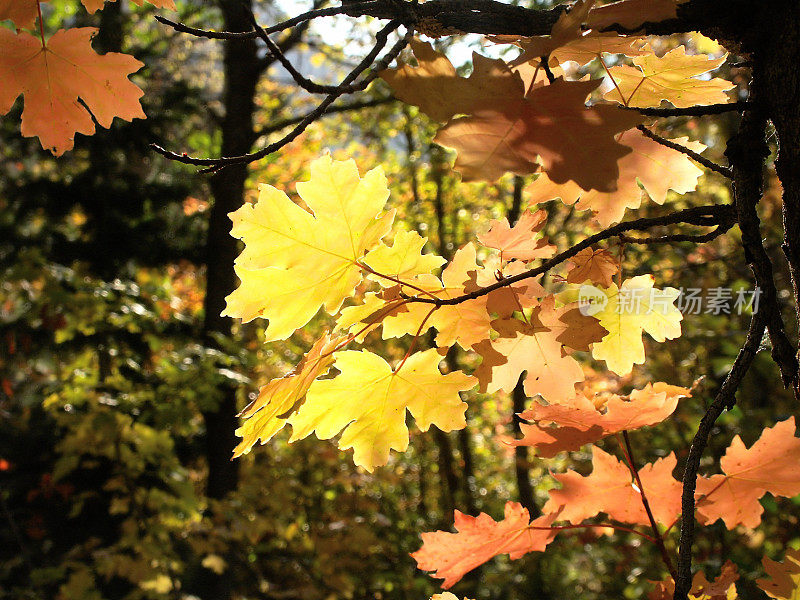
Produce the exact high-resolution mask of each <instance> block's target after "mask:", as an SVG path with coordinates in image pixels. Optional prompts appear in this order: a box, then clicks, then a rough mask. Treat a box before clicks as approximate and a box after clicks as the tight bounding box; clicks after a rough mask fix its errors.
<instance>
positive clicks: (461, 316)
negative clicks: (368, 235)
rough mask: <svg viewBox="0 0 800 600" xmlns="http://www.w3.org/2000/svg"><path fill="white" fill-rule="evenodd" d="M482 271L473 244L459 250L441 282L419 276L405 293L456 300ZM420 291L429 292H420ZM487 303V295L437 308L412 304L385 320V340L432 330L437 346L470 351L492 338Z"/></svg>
mask: <svg viewBox="0 0 800 600" xmlns="http://www.w3.org/2000/svg"><path fill="white" fill-rule="evenodd" d="M479 268H480V267H479V265H478V263H477V253H476V250H475V244H473V243H472V242H470V243H469V244H467V245H465V246H463V247H462V248H459V249H458V251H457V252H456V253H455V255H454V256H453V259H452V260H451V261H450V264H449V265H447V268H445V270H444V271H443V272H442V279H441V280H439V278H438V277H436V276H434V275H420V276H418V277H417V278H415V279H413V280H411V281H410V282H409V283H410V284H413V285H414V286H415V288H411V287H407V288H405V291H406V292H407V293H409V294H412V295H415V296H419V297H420V298H431V297H435V298H442V299H451V298H456V297H458V296H462V295H463V294H464V293H465V292H466V291H467V290H466V288H465V285H466V284H467V283H468V282H470V281H471V280H472V277H473V275H472V274H474V272H476V271H477V270H478V269H479ZM419 289H422V290H424V291H425V292H426V293H424V294H423V293H420V292H419ZM486 303H487V298H486V296H480V297H478V298H475V299H471V300H466V301H464V302H460V303H458V304H453V305H442V306H439V307H438V308H436V307H435V306H434V305H432V304H425V303H421V302H409V303H408V304H406V305H405V307H404V310H403V311H402V312H399V313H398V314H397V315H392V316H389V317H387V318H386V319H384V321H383V337H384V339H386V338H390V337H400V336H402V335H405V334H411V335H416V334H417V333H424V332H425V331H427V330H428V328H430V327H433V328H435V329H436V331H437V332H438V333H437V335H436V344H437V345H438V346H440V347H445V346H452V345H453V344H458V345H459V346H461V347H462V348H464V349H465V350H468V349H469V348H470V347H471V346H472V345H473V344H476V343H478V342H480V341H481V340H484V339H486V338H488V336H489V330H490V329H491V321H492V317H491V315H490V314H489V312H488V310H487V308H486ZM434 308H435V310H433V309H434Z"/></svg>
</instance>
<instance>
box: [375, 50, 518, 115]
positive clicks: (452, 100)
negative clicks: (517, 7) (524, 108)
mask: <svg viewBox="0 0 800 600" xmlns="http://www.w3.org/2000/svg"><path fill="white" fill-rule="evenodd" d="M411 48H412V50H413V51H414V57H415V58H416V59H417V63H418V66H417V67H412V66H410V65H407V64H401V65H400V66H399V67H397V68H396V69H385V70H383V71H381V72H380V76H381V78H382V79H383V80H384V81H385V82H386V83H388V84H389V86H390V87H391V88H392V91H393V92H394V94H395V96H397V97H398V98H399V99H400V100H402V101H403V102H406V103H407V104H413V105H414V106H418V107H419V109H420V110H421V111H422V112H424V113H425V114H426V115H428V116H429V117H430V118H432V119H433V120H435V121H439V122H445V121H447V120H448V119H449V118H450V117H452V116H454V115H457V114H468V113H472V112H473V111H475V110H476V109H477V108H480V107H487V106H493V105H496V104H497V103H501V104H502V103H505V102H508V100H509V99H511V98H516V97H522V94H523V93H524V89H523V86H522V80H521V79H520V76H519V75H518V74H516V73H514V72H513V71H511V69H509V68H508V65H506V64H505V63H504V62H503V61H502V60H499V59H491V58H486V57H485V56H481V55H480V54H477V53H473V55H472V66H473V70H472V73H471V74H470V76H469V77H459V75H458V73H457V72H456V69H455V67H453V65H452V63H451V62H450V61H449V60H448V58H447V57H446V56H445V55H444V54H442V53H440V52H437V51H435V50H434V49H433V48H432V47H431V45H430V44H428V43H427V42H421V41H419V40H417V39H414V40H412V41H411Z"/></svg>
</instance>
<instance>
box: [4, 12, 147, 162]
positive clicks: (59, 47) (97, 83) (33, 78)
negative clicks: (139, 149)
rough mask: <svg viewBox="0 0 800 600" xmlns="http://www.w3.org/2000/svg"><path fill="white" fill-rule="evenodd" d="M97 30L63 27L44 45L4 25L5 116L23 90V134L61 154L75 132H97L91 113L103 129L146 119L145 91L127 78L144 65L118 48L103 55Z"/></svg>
mask: <svg viewBox="0 0 800 600" xmlns="http://www.w3.org/2000/svg"><path fill="white" fill-rule="evenodd" d="M96 33H97V29H94V28H92V27H82V28H77V29H68V30H63V29H60V30H59V31H57V32H56V34H55V35H54V36H53V37H51V38H50V39H49V40H48V41H47V46H46V47H44V48H43V47H42V41H41V40H40V39H39V38H37V37H34V36H32V35H30V34H28V33H24V32H21V33H18V34H14V33H13V32H12V31H9V30H8V29H3V28H0V47H2V48H3V53H2V54H0V81H2V82H3V85H2V87H0V114H5V113H7V112H8V111H9V110H10V109H11V106H12V105H13V104H14V101H15V100H16V99H17V97H18V96H19V95H20V94H23V96H24V98H25V109H24V111H23V112H22V135H24V136H26V137H33V136H38V137H39V140H40V141H41V143H42V147H44V148H47V149H49V150H50V151H51V152H52V153H53V154H55V155H56V156H59V155H61V154H63V153H64V152H65V151H67V150H70V149H71V148H72V146H73V144H74V141H75V139H74V138H75V134H76V133H83V134H85V135H91V134H92V133H94V122H93V121H92V116H94V118H95V119H96V120H97V122H98V123H100V125H102V126H103V127H110V126H111V122H112V121H113V120H114V117H120V118H122V119H125V120H126V121H130V120H132V119H134V118H142V119H143V118H145V114H144V112H142V107H141V105H140V104H139V98H140V97H141V96H142V90H140V89H139V88H138V87H136V86H135V85H134V84H133V83H131V82H130V81H128V78H127V76H128V75H129V74H130V73H133V72H134V71H137V70H138V69H139V68H140V67H141V66H142V63H141V62H139V61H138V60H136V59H135V58H133V57H132V56H127V55H125V54H119V53H117V52H109V53H108V54H103V55H98V54H97V53H95V51H94V50H92V46H91V39H92V37H93V36H94V35H95V34H96ZM78 98H80V99H81V100H83V103H84V104H85V105H86V107H88V109H89V110H87V109H86V108H85V107H84V106H83V105H82V104H81V103H79V102H78ZM89 111H91V113H90V112H89Z"/></svg>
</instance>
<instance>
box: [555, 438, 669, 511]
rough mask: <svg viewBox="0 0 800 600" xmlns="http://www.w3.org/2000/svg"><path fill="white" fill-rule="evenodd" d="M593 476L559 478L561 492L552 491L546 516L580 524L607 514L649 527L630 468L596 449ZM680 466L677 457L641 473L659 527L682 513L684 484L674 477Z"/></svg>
mask: <svg viewBox="0 0 800 600" xmlns="http://www.w3.org/2000/svg"><path fill="white" fill-rule="evenodd" d="M593 453H594V455H593V458H592V465H593V466H594V469H593V470H592V473H591V475H588V476H587V477H583V476H581V475H579V474H578V473H576V472H575V471H568V472H566V473H563V474H560V475H555V478H556V480H558V482H559V483H561V489H558V490H550V499H549V500H548V501H547V503H546V504H545V505H544V509H543V511H544V512H545V513H548V514H551V513H557V512H559V511H560V514H559V516H558V518H559V520H561V519H563V520H565V521H569V522H570V523H574V524H578V523H581V522H582V521H584V520H585V519H589V518H591V517H594V516H595V515H597V514H599V513H601V512H602V513H605V514H607V515H608V516H609V518H611V519H615V520H617V521H622V522H623V523H632V524H634V525H649V524H650V520H649V519H648V517H647V512H646V511H645V508H644V504H643V503H642V496H641V492H640V491H639V489H638V488H636V487H635V485H634V483H633V480H632V477H631V471H630V469H629V468H628V466H627V465H625V464H624V463H622V462H620V461H619V460H617V459H616V458H615V457H614V456H612V455H610V454H608V453H607V452H604V451H603V450H601V449H600V448H597V447H595V448H594V449H593ZM677 464H678V459H677V458H675V454H674V453H670V454H669V455H667V456H665V457H664V458H660V459H658V460H657V461H656V462H654V463H648V464H646V465H645V466H644V467H642V468H641V469H639V478H640V479H641V481H642V486H643V487H644V490H645V493H646V494H647V499H648V502H649V503H650V508H651V510H652V511H653V516H654V517H655V519H656V521H658V522H659V523H665V524H670V523H672V521H673V520H674V519H675V517H676V516H677V515H678V514H679V513H680V509H681V489H682V487H681V483H680V482H679V481H677V480H676V479H675V478H674V477H673V476H672V471H673V470H674V469H675V466H676V465H677Z"/></svg>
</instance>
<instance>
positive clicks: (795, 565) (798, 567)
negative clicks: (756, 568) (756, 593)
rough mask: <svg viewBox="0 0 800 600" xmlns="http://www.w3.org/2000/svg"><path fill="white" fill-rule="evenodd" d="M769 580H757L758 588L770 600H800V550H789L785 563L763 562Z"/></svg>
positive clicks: (766, 560) (765, 559)
mask: <svg viewBox="0 0 800 600" xmlns="http://www.w3.org/2000/svg"><path fill="white" fill-rule="evenodd" d="M763 563H764V570H765V571H766V572H767V575H768V577H769V578H763V579H757V580H756V583H757V584H758V587H759V588H761V589H762V590H764V591H765V592H766V593H767V595H768V596H769V597H770V598H777V599H778V600H800V550H791V549H789V550H787V551H786V556H785V557H784V559H783V562H776V561H774V560H770V559H769V558H767V557H766V556H765V557H764V560H763Z"/></svg>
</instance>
